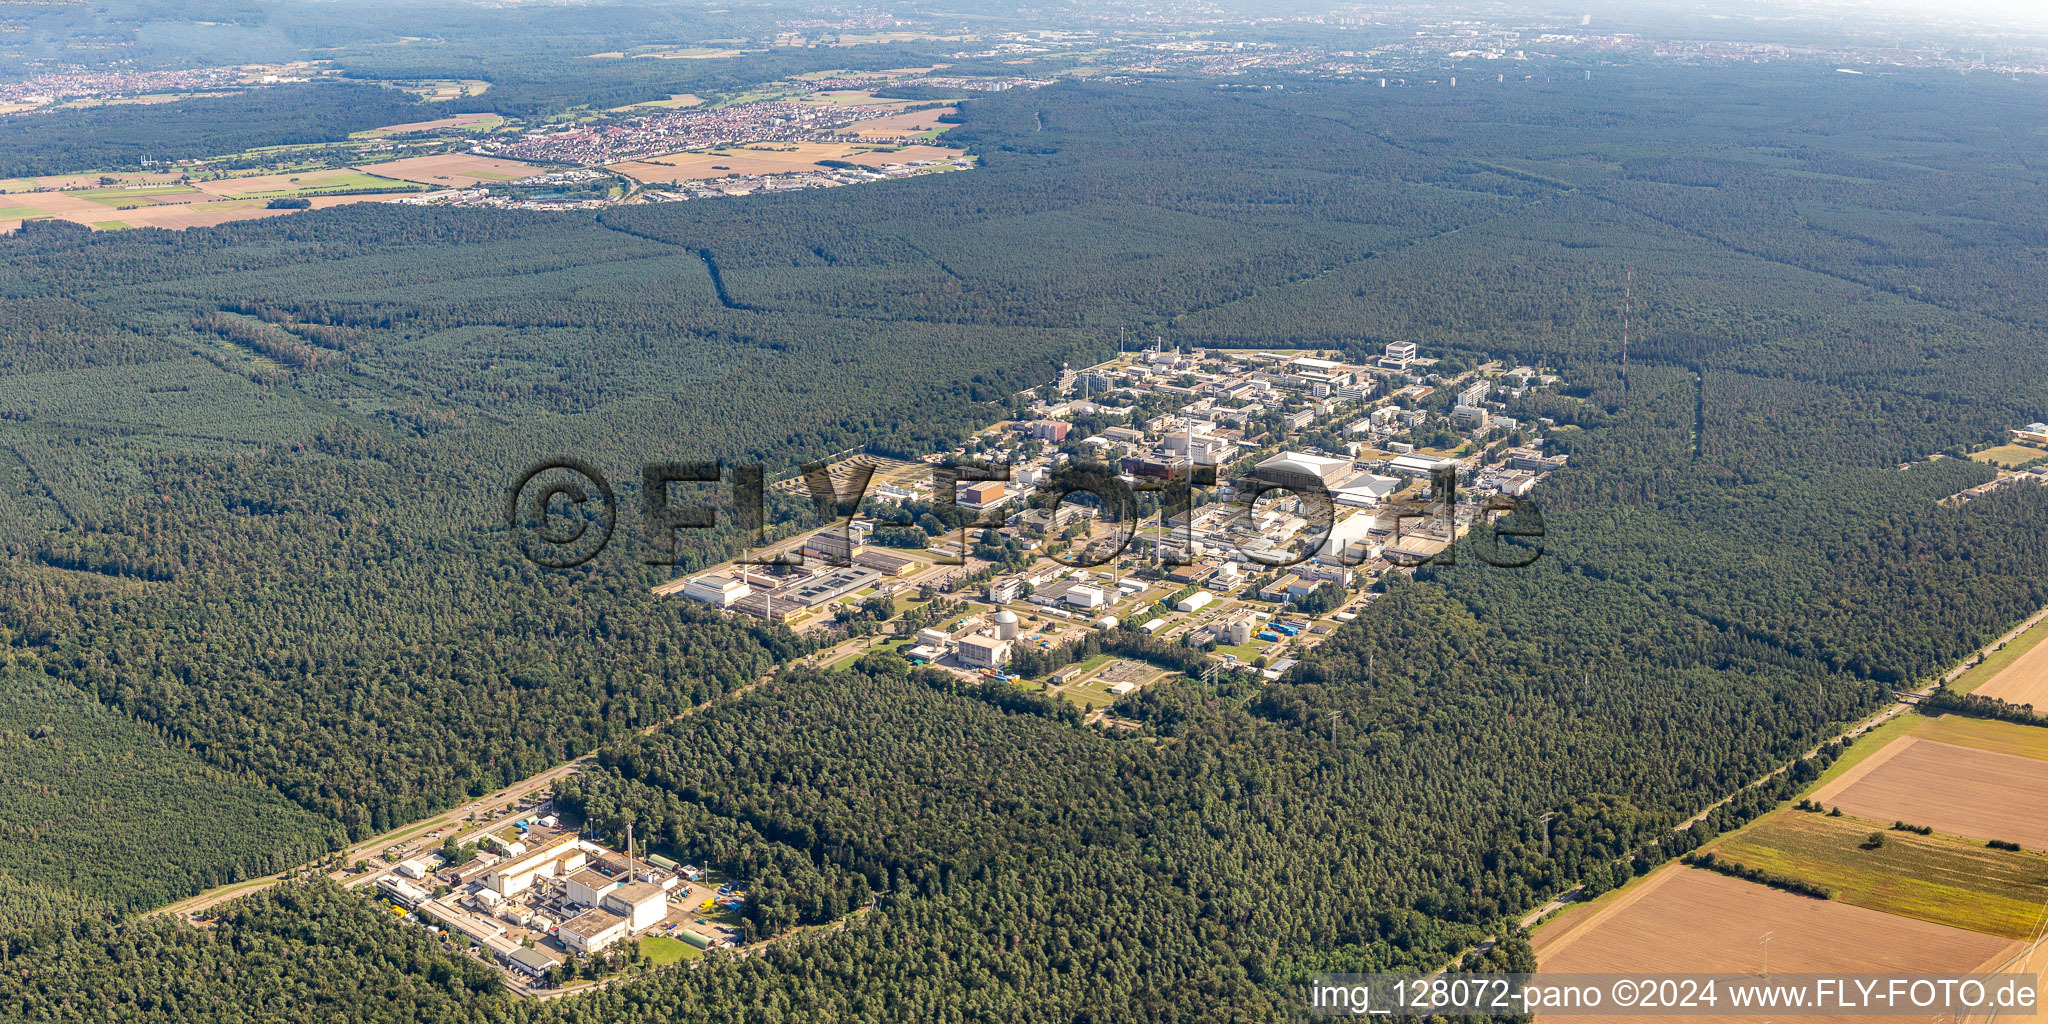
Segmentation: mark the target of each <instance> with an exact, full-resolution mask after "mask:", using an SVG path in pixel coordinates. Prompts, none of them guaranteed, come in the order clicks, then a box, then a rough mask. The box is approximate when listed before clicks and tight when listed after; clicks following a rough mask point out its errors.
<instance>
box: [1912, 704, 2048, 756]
mask: <svg viewBox="0 0 2048 1024" xmlns="http://www.w3.org/2000/svg"><path fill="white" fill-rule="evenodd" d="M1913 735H1915V736H1918V737H1920V738H1921V739H1925V740H1933V741H1935V742H1938V743H1953V744H1955V745H1956V746H1959V747H1972V748H1974V749H1977V750H1988V751H1990V752H1992V753H1994V754H2011V755H2013V756H2015V757H2031V758H2034V759H2036V760H2041V761H2048V729H2039V728H2035V727H2033V726H2027V725H2014V724H2013V723H2011V722H1997V721H1992V720H1991V719H1988V718H1967V717H1964V716H1962V715H1943V716H1942V717H1940V718H1935V719H1927V720H1923V721H1922V722H1921V723H1920V724H1919V725H1918V726H1917V727H1915V728H1914V729H1913Z"/></svg>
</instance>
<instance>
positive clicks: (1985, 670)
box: [1948, 619, 2048, 693]
mask: <svg viewBox="0 0 2048 1024" xmlns="http://www.w3.org/2000/svg"><path fill="white" fill-rule="evenodd" d="M2043 637H2048V619H2044V620H2042V621H2041V622H2040V623H2037V624H2035V626H2034V628H2032V629H2030V630H2027V631H2026V632H2024V633H2021V634H2020V636H2019V639H2017V640H2014V641H2013V642H2012V643H2009V644H2006V645H2005V650H2002V651H1999V652H1997V653H1996V654H1993V655H1992V656H1990V657H1988V658H1985V659H1984V660H1983V661H1982V662H1981V663H1979V664H1976V665H1972V666H1970V670H1969V671H1967V672H1965V673H1963V674H1962V675H1959V676H1957V677H1956V681H1955V682H1953V683H1950V684H1949V686H1948V688H1949V689H1950V690H1952V691H1954V692H1956V693H1969V692H1970V691H1972V690H1975V689H1976V688H1977V687H1979V686H1982V685H1984V684H1985V683H1987V682H1990V681H1991V680H1992V679H1994V678H1997V676H1998V673H2000V672H2002V671H2004V670H2005V667H2006V666H2007V665H2010V664H2012V663H2013V662H2015V661H2018V660H2019V658H2020V655H2022V654H2025V653H2027V652H2028V651H2031V650H2033V649H2034V645H2035V644H2038V643H2040V642H2041V639H2042V638H2043Z"/></svg>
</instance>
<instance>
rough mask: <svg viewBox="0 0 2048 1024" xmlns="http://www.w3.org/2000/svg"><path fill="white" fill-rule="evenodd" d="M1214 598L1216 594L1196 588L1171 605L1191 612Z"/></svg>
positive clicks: (1179, 609)
mask: <svg viewBox="0 0 2048 1024" xmlns="http://www.w3.org/2000/svg"><path fill="white" fill-rule="evenodd" d="M1215 599H1216V595H1214V594H1211V593H1209V592H1208V591H1206V590H1197V591H1195V592H1194V593H1192V594H1189V595H1188V596H1186V597H1183V598H1181V599H1180V600H1179V601H1177V602H1175V603H1174V606H1173V607H1174V608H1175V609H1176V610H1178V611H1184V612H1192V611H1196V610H1198V609H1200V608H1201V607H1202V606H1203V605H1206V604H1208V603H1209V602H1211V601H1214V600H1215Z"/></svg>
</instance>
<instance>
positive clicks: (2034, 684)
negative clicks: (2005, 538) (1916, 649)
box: [1974, 453, 2048, 714]
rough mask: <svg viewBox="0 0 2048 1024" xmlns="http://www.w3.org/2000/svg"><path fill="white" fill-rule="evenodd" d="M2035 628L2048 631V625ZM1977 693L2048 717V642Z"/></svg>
mask: <svg viewBox="0 0 2048 1024" xmlns="http://www.w3.org/2000/svg"><path fill="white" fill-rule="evenodd" d="M2042 454H2048V453H2042ZM2034 628H2036V629H2048V624H2044V625H2042V626H2036V627H2034ZM1974 692H1975V693H1977V694H1978V695H1979V696H1983V697H1996V698H1998V699H1999V700H2002V701H2004V702H2006V703H2007V704H2032V705H2033V706H2034V713H2035V714H2048V640H2042V641H2039V642H2037V643H2035V644H2034V646H2033V649H2032V650H2029V651H2028V652H2027V653H2025V654H2022V655H2020V656H2019V658H2017V659H2016V660H2014V661H2013V663H2012V664H2010V665H2007V666H2006V667H2005V668H2003V669H2000V670H1999V673H1998V674H1997V675H1995V676H1992V677H1991V679H1990V681H1989V682H1986V683H1985V684H1984V685H1982V686H1979V687H1977V689H1976V690H1975V691H1974Z"/></svg>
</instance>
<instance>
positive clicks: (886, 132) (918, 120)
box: [847, 107, 959, 142]
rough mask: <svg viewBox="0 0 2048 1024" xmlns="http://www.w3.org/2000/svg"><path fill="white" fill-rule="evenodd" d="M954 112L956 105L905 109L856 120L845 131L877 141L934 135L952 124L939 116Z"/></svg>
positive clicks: (957, 111) (956, 111) (955, 111)
mask: <svg viewBox="0 0 2048 1024" xmlns="http://www.w3.org/2000/svg"><path fill="white" fill-rule="evenodd" d="M956 113H959V108H957V107H934V108H932V109H930V110H906V111H904V112H903V113H900V114H891V115H889V116H888V117H877V118H873V119H870V120H867V121H861V122H858V123H856V124H853V125H851V126H849V127H848V128H847V131H849V132H852V133H854V134H856V135H859V136H860V137H861V138H863V139H873V140H875V141H877V142H880V141H887V140H899V139H901V140H907V139H914V138H919V137H924V136H931V135H936V134H937V133H939V132H942V131H944V130H946V129H947V128H950V127H952V125H949V124H945V123H942V122H941V121H940V120H939V116H940V115H942V114H956Z"/></svg>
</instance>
